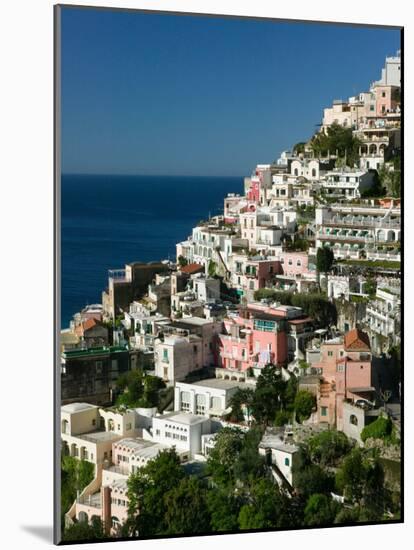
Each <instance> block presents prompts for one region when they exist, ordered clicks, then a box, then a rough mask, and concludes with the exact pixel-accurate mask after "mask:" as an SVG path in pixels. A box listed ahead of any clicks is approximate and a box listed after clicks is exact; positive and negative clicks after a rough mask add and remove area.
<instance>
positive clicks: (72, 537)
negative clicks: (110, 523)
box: [62, 517, 105, 542]
mask: <svg viewBox="0 0 414 550" xmlns="http://www.w3.org/2000/svg"><path fill="white" fill-rule="evenodd" d="M103 538H105V533H104V529H103V524H102V521H101V519H100V518H98V517H94V518H93V519H92V522H91V523H88V522H87V521H76V522H75V523H73V524H72V525H70V526H69V527H66V528H65V529H64V531H63V534H62V540H64V541H66V542H69V541H70V542H75V541H83V542H85V541H94V540H100V539H103Z"/></svg>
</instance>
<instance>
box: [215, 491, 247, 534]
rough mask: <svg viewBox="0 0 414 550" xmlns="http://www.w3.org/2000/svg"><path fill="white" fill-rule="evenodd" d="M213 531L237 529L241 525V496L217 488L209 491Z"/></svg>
mask: <svg viewBox="0 0 414 550" xmlns="http://www.w3.org/2000/svg"><path fill="white" fill-rule="evenodd" d="M207 506H208V510H209V513H210V517H211V529H212V531H235V530H236V529H237V528H238V527H239V521H238V518H239V513H240V508H241V506H242V501H241V499H240V497H238V496H236V495H235V494H234V493H233V492H232V491H227V490H223V489H220V488H215V489H213V490H210V491H208V493H207Z"/></svg>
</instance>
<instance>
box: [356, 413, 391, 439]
mask: <svg viewBox="0 0 414 550" xmlns="http://www.w3.org/2000/svg"><path fill="white" fill-rule="evenodd" d="M391 433H392V422H391V419H390V418H387V417H385V416H379V417H378V418H377V419H376V420H374V422H372V423H371V424H368V426H365V428H364V429H363V430H362V432H361V439H362V441H364V442H365V441H366V440H367V439H370V438H373V439H385V440H386V439H390V437H391Z"/></svg>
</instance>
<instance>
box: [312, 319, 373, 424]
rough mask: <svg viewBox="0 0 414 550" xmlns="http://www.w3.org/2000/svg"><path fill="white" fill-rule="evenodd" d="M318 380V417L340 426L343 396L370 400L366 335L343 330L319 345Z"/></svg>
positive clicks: (369, 356)
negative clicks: (320, 378) (339, 335)
mask: <svg viewBox="0 0 414 550" xmlns="http://www.w3.org/2000/svg"><path fill="white" fill-rule="evenodd" d="M313 366H314V367H316V368H319V369H321V375H322V380H321V383H320V386H319V392H318V420H319V422H328V423H329V424H330V425H336V427H337V428H338V429H342V426H343V401H344V399H351V400H356V399H361V398H363V399H370V398H371V397H372V393H373V391H374V388H373V387H372V386H371V348H370V343H369V338H368V336H367V334H365V333H364V332H362V331H360V330H359V329H353V330H351V331H349V332H347V333H346V334H345V336H344V338H335V339H333V340H330V341H327V342H325V343H323V344H322V346H321V357H320V362H319V363H315V364H314V365H313Z"/></svg>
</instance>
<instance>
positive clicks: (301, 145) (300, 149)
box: [293, 141, 306, 155]
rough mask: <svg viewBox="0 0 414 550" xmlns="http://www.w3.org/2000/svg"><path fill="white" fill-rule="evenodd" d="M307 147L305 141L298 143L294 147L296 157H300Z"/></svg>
mask: <svg viewBox="0 0 414 550" xmlns="http://www.w3.org/2000/svg"><path fill="white" fill-rule="evenodd" d="M305 145H306V143H305V142H304V141H299V143H296V145H294V146H293V153H294V154H296V155H299V154H300V153H304V152H305Z"/></svg>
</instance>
